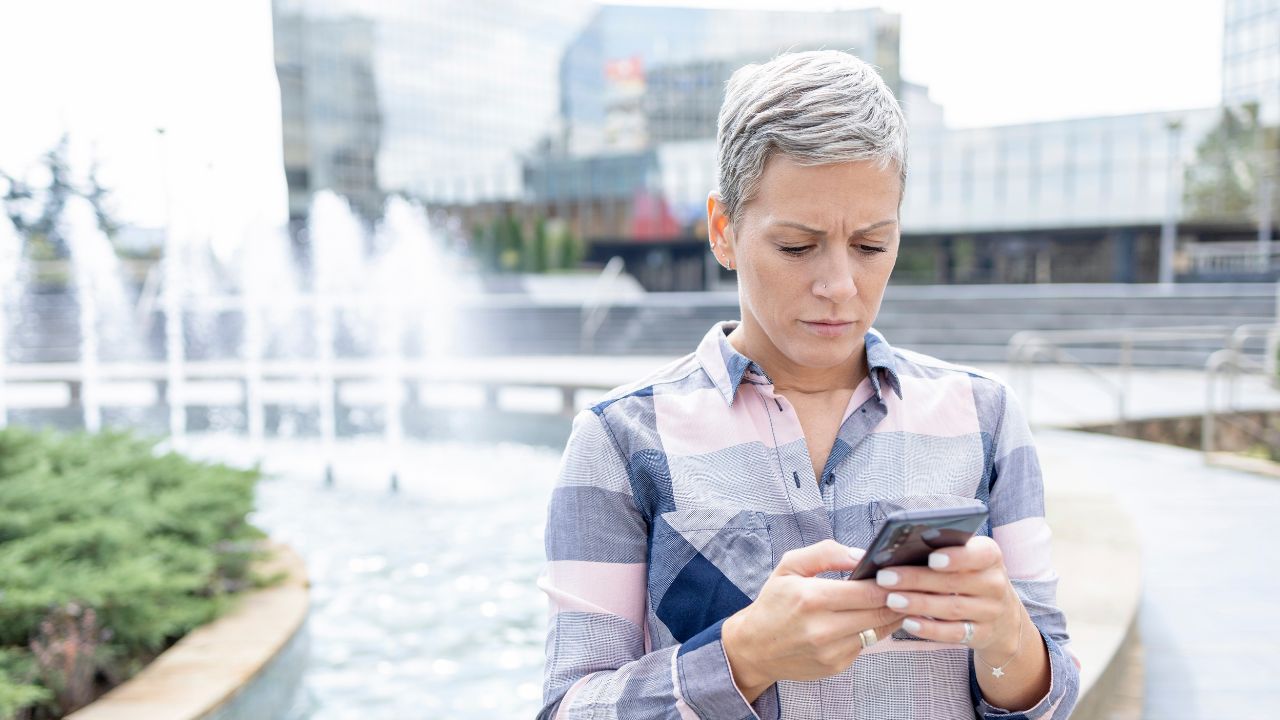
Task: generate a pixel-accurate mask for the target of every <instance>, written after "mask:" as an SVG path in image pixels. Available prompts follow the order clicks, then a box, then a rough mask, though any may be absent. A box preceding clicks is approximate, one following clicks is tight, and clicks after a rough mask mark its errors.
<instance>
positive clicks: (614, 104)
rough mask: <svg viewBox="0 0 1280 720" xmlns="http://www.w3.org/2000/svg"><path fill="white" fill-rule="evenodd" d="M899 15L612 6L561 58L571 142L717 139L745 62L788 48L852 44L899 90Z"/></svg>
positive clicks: (607, 146)
mask: <svg viewBox="0 0 1280 720" xmlns="http://www.w3.org/2000/svg"><path fill="white" fill-rule="evenodd" d="M899 34H900V21H899V17H898V16H897V15H896V14H892V13H888V12H885V11H883V10H880V9H877V8H868V9H861V10H838V11H830V12H799V11H779V10H721V9H708V8H687V7H652V6H626V5H606V6H602V7H600V8H598V9H597V10H596V11H595V13H594V14H593V15H592V17H591V20H590V21H589V22H588V23H587V25H586V26H585V27H584V28H583V29H582V31H581V32H580V33H578V34H577V36H576V37H574V39H573V40H572V42H570V43H569V45H568V48H567V49H566V50H565V52H564V57H563V59H562V60H561V63H560V117H561V119H562V122H563V128H562V130H563V137H562V147H563V149H564V150H565V151H567V152H568V154H570V155H589V154H595V153H600V152H608V151H613V150H617V151H634V150H637V149H641V148H648V147H653V146H655V145H657V144H660V143H663V142H669V141H683V140H693V139H702V138H714V137H715V132H716V116H717V115H718V114H719V110H720V101H721V99H722V98H723V96H724V84H725V82H726V81H727V80H728V79H729V76H730V75H731V74H732V73H733V71H734V70H736V69H737V68H738V67H740V66H742V65H744V64H746V63H749V62H761V61H765V60H768V59H770V58H772V57H773V56H775V55H777V54H779V53H782V52H786V51H788V50H812V49H823V48H827V49H836V50H844V51H847V52H851V53H853V54H855V55H857V56H858V57H860V58H862V59H864V60H866V61H867V62H869V63H871V64H872V65H874V66H876V68H877V69H878V70H879V71H880V73H881V76H882V77H883V78H884V79H885V82H886V83H888V85H889V87H890V88H892V89H893V90H894V91H895V92H897V90H898V87H899V84H900V78H899V71H898V59H899V51H898V45H899V41H898V37H899Z"/></svg>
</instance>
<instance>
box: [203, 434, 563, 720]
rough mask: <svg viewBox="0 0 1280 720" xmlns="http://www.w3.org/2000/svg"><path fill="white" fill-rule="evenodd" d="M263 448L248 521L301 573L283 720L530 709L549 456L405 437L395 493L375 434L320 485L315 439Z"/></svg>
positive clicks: (536, 696)
mask: <svg viewBox="0 0 1280 720" xmlns="http://www.w3.org/2000/svg"><path fill="white" fill-rule="evenodd" d="M198 454H203V455H214V456H219V457H222V458H226V457H228V456H229V454H230V455H232V456H233V455H235V454H237V451H236V450H234V449H230V448H225V447H224V448H219V449H217V450H213V449H212V448H211V447H210V446H209V445H208V444H207V443H206V445H205V446H204V447H203V448H202V449H200V450H199V451H198ZM267 457H268V461H267V462H266V463H265V469H266V470H267V471H268V472H269V473H271V477H269V478H268V479H266V480H264V481H263V482H262V483H261V484H260V485H259V489H258V498H257V508H258V509H257V511H256V512H255V513H254V517H253V522H254V524H256V525H257V526H258V527H261V528H262V529H264V530H266V531H267V532H269V533H270V534H271V535H272V537H273V538H275V539H277V540H280V541H283V542H286V543H288V544H290V545H291V546H293V547H294V548H295V549H296V550H297V551H298V552H299V553H300V554H301V555H302V556H303V557H304V558H305V559H306V563H307V569H308V571H309V573H310V576H311V582H312V586H311V602H312V608H311V615H310V618H309V621H308V623H309V628H310V633H311V651H310V657H309V658H308V661H307V662H308V666H307V668H306V670H305V672H304V674H303V680H302V687H301V689H300V691H299V696H298V698H297V703H296V704H295V707H294V712H293V713H292V714H291V716H290V720H332V719H337V718H362V719H364V718H486V719H490V718H510V717H533V716H534V715H535V714H536V713H537V710H538V708H539V706H540V705H541V703H540V698H541V692H542V690H541V680H542V665H543V658H544V649H543V641H544V639H545V632H546V614H547V605H546V599H545V596H544V595H543V594H542V592H541V591H539V590H538V589H537V587H536V585H535V582H536V579H537V575H538V572H539V570H540V569H541V566H542V563H543V560H544V555H543V545H542V535H543V524H544V522H545V513H546V503H547V500H548V498H549V497H550V492H551V488H552V485H553V484H554V480H555V473H556V469H557V466H558V463H559V459H560V453H559V451H557V450H553V449H550V448H537V447H530V446H524V445H516V444H485V445H476V444H462V443H457V444H450V443H440V444H418V445H413V446H410V447H409V448H408V449H407V451H406V457H405V463H404V466H405V467H406V468H408V469H407V470H406V472H405V475H404V477H403V478H402V479H401V491H400V492H399V494H395V495H392V494H391V493H389V492H388V483H387V475H386V471H385V469H384V468H385V464H386V458H385V456H384V454H383V453H381V449H380V446H379V445H378V444H377V443H369V444H368V445H366V446H360V445H359V444H354V443H350V442H348V443H344V445H343V447H342V449H341V454H340V456H339V463H338V465H337V482H336V484H335V487H333V488H325V487H324V486H323V484H322V482H321V480H320V478H321V476H322V475H321V472H320V467H319V465H318V463H317V459H316V447H315V446H309V445H306V444H297V445H293V446H275V445H273V446H272V447H271V448H270V449H269V452H268V453H267Z"/></svg>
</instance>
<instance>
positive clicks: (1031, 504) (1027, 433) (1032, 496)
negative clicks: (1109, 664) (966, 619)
mask: <svg viewBox="0 0 1280 720" xmlns="http://www.w3.org/2000/svg"><path fill="white" fill-rule="evenodd" d="M1000 392H1001V397H1002V402H1001V411H1000V419H999V424H998V428H997V430H996V432H995V437H994V438H993V442H992V452H991V456H992V458H993V462H994V465H993V468H992V472H991V486H990V492H991V497H990V500H989V502H988V508H989V510H990V519H991V536H992V538H994V539H995V541H996V544H997V545H999V546H1000V551H1001V553H1002V554H1003V555H1004V562H1005V568H1006V569H1007V570H1008V572H1009V579H1010V581H1011V582H1012V584H1013V587H1014V590H1016V591H1017V593H1018V596H1019V597H1020V598H1021V599H1022V604H1023V605H1024V606H1026V608H1027V615H1028V617H1030V618H1031V621H1032V623H1034V625H1035V628H1034V629H1035V630H1037V631H1039V633H1040V636H1041V638H1042V639H1043V640H1044V645H1045V648H1046V649H1047V650H1048V653H1049V670H1050V684H1049V692H1048V693H1046V694H1045V696H1044V697H1043V698H1041V699H1040V700H1039V702H1037V703H1036V704H1035V705H1034V706H1033V707H1031V708H1030V709H1027V710H1023V711H1020V712H1012V711H1010V710H1006V709H1004V708H1001V707H997V706H995V705H992V704H990V703H988V702H987V701H986V699H985V698H983V696H982V689H981V686H979V685H978V678H977V668H976V667H975V665H974V659H973V653H970V654H969V680H970V682H969V685H970V689H971V692H972V695H973V700H974V710H975V711H976V713H977V717H979V718H1012V717H1016V718H1028V719H1030V720H1050V719H1051V718H1057V719H1059V720H1061V719H1062V718H1066V717H1068V716H1069V715H1070V714H1071V710H1072V708H1073V707H1075V704H1076V698H1077V695H1078V694H1079V687H1080V663H1079V660H1078V659H1077V658H1076V657H1075V655H1074V654H1073V653H1072V652H1071V650H1070V643H1071V638H1070V636H1069V635H1068V634H1067V619H1066V616H1065V615H1064V614H1063V612H1062V609H1061V608H1059V607H1058V606H1057V588H1058V575H1057V573H1056V572H1055V571H1054V569H1053V562H1052V558H1051V557H1050V538H1051V535H1052V534H1051V532H1050V530H1049V525H1048V523H1047V522H1045V517H1044V477H1043V475H1042V474H1041V471H1040V460H1039V457H1038V456H1037V454H1036V449H1035V444H1034V441H1033V440H1032V438H1031V428H1030V425H1029V424H1028V422H1027V418H1026V416H1025V415H1024V413H1023V411H1022V407H1021V405H1020V404H1019V402H1018V399H1017V397H1016V396H1015V395H1014V393H1013V390H1012V389H1011V388H1010V387H1008V386H1007V385H1004V384H1003V383H1001V385H1000ZM1029 629H1030V628H1024V629H1023V630H1024V632H1025V631H1027V630H1029Z"/></svg>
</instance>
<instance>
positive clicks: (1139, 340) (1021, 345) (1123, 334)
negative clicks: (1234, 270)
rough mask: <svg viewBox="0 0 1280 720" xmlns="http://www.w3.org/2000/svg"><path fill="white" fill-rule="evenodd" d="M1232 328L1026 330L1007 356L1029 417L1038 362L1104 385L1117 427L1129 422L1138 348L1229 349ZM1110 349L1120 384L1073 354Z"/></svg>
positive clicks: (1018, 335) (1012, 340) (1012, 343)
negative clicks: (1203, 345)
mask: <svg viewBox="0 0 1280 720" xmlns="http://www.w3.org/2000/svg"><path fill="white" fill-rule="evenodd" d="M1231 333H1232V328H1231V327H1229V326H1226V325H1197V326H1185V327H1165V328H1127V329H1125V328H1117V329H1106V330H1024V331H1022V332H1019V333H1015V334H1014V336H1013V337H1012V338H1010V339H1009V345H1008V348H1007V350H1006V356H1007V357H1008V359H1009V364H1010V365H1011V366H1012V368H1013V371H1014V374H1015V376H1016V377H1017V378H1018V381H1019V391H1020V394H1021V396H1022V402H1023V405H1024V407H1025V408H1026V412H1027V415H1028V416H1030V414H1031V401H1032V397H1033V393H1034V383H1033V379H1034V377H1035V373H1033V372H1031V366H1032V365H1034V364H1035V363H1038V362H1050V363H1056V364H1060V365H1070V366H1072V367H1075V368H1078V369H1079V370H1081V371H1082V372H1083V373H1084V374H1085V375H1086V376H1087V377H1089V378H1091V379H1093V380H1094V381H1095V382H1097V383H1098V384H1099V385H1101V386H1102V387H1103V388H1104V389H1105V390H1106V391H1107V392H1108V393H1109V394H1111V395H1112V397H1113V398H1114V399H1115V404H1116V418H1117V421H1118V422H1121V423H1123V422H1126V421H1127V420H1128V409H1127V398H1128V394H1129V378H1130V376H1131V374H1132V370H1133V352H1134V350H1135V349H1136V348H1137V347H1139V346H1151V345H1155V346H1159V345H1169V344H1173V343H1183V342H1186V341H1188V340H1216V341H1218V342H1222V343H1225V342H1227V340H1228V339H1229V338H1230V337H1231ZM1081 345H1087V346H1090V347H1097V346H1100V345H1101V346H1112V347H1116V348H1118V349H1119V351H1120V363H1119V370H1120V372H1119V379H1115V378H1112V377H1109V376H1107V375H1106V374H1104V373H1102V372H1101V371H1100V370H1099V369H1098V365H1099V363H1094V362H1089V361H1086V360H1083V359H1081V358H1080V357H1079V356H1078V355H1076V354H1075V353H1073V352H1072V351H1071V348H1074V347H1076V346H1081Z"/></svg>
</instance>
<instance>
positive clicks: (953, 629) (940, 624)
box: [902, 615, 990, 646]
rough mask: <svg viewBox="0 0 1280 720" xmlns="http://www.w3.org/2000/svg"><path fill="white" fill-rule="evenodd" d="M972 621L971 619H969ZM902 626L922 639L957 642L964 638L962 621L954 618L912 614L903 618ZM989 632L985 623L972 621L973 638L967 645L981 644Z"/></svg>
mask: <svg viewBox="0 0 1280 720" xmlns="http://www.w3.org/2000/svg"><path fill="white" fill-rule="evenodd" d="M970 622H973V621H970ZM902 627H903V629H905V630H906V631H907V632H909V633H911V634H912V635H914V636H916V637H918V638H921V639H923V640H933V641H935V642H944V643H956V644H959V643H960V641H961V640H963V639H964V622H963V621H954V620H936V619H933V618H927V617H920V616H919V615H912V616H910V617H907V618H904V619H903V621H902ZM988 632H990V631H989V630H988V628H987V625H986V623H979V622H974V623H973V638H972V639H971V640H970V641H969V643H968V644H969V645H970V646H973V645H979V646H980V645H982V644H983V639H985V638H986V636H987V633H988Z"/></svg>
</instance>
